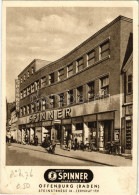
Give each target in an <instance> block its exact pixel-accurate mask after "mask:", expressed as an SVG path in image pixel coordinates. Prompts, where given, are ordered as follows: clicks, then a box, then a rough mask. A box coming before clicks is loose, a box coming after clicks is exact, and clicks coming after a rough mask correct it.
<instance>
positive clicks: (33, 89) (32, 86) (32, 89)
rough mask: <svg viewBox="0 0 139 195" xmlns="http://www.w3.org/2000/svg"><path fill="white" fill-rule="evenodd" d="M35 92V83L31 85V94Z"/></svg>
mask: <svg viewBox="0 0 139 195" xmlns="http://www.w3.org/2000/svg"><path fill="white" fill-rule="evenodd" d="M34 91H35V88H34V83H32V84H31V93H33V92H34Z"/></svg>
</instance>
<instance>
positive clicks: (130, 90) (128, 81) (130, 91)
mask: <svg viewBox="0 0 139 195" xmlns="http://www.w3.org/2000/svg"><path fill="white" fill-rule="evenodd" d="M127 92H128V94H130V93H132V74H130V75H128V77H127Z"/></svg>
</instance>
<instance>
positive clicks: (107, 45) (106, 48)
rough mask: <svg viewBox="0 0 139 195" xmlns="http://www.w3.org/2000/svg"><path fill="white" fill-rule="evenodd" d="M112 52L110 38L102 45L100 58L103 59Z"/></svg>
mask: <svg viewBox="0 0 139 195" xmlns="http://www.w3.org/2000/svg"><path fill="white" fill-rule="evenodd" d="M109 54H110V43H109V40H107V41H105V42H104V43H102V44H101V45H100V59H103V58H105V57H107V56H109Z"/></svg>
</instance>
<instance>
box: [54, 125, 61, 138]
mask: <svg viewBox="0 0 139 195" xmlns="http://www.w3.org/2000/svg"><path fill="white" fill-rule="evenodd" d="M55 138H56V140H58V141H60V140H61V125H55Z"/></svg>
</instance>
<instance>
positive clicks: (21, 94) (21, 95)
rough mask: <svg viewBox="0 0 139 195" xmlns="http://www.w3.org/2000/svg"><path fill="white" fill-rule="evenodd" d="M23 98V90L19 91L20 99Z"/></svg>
mask: <svg viewBox="0 0 139 195" xmlns="http://www.w3.org/2000/svg"><path fill="white" fill-rule="evenodd" d="M22 98H23V92H22V91H21V93H20V99H22Z"/></svg>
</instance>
